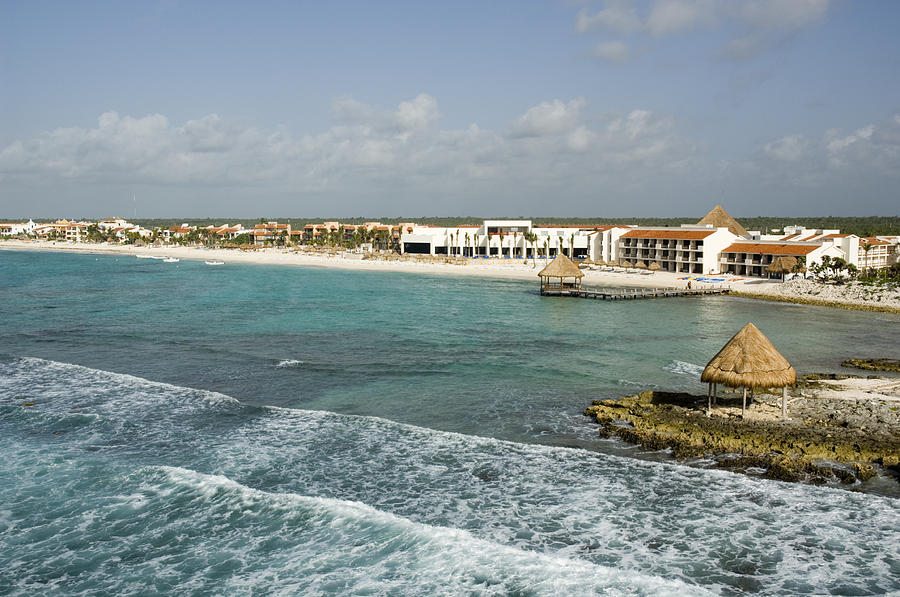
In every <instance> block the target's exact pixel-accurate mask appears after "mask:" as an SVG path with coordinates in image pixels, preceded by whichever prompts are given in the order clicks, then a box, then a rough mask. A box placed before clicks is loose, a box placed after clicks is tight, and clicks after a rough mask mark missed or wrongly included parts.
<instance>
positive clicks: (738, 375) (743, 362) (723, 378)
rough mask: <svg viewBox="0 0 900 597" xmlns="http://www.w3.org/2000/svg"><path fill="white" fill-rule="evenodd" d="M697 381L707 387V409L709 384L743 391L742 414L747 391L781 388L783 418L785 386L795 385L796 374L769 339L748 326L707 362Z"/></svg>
mask: <svg viewBox="0 0 900 597" xmlns="http://www.w3.org/2000/svg"><path fill="white" fill-rule="evenodd" d="M700 381H703V382H706V383H708V384H709V385H710V391H709V396H710V408H711V406H712V397H713V395H714V392H713V384H723V385H726V386H729V387H732V388H743V389H744V408H743V409H742V411H741V412H742V414H743V412H744V411H745V410H746V397H747V389H748V388H749V389H751V390H752V389H754V388H778V387H780V388H784V391H783V392H782V403H781V409H782V415H783V416H787V410H786V408H787V406H786V403H787V386H790V385H793V384H794V383H795V382H796V381H797V372H796V371H794V368H793V367H791V364H790V363H788V362H787V359H785V358H784V357H783V356H781V353H780V352H778V350H777V349H776V348H775V346H773V345H772V343H771V342H770V341H769V339H768V338H766V337H765V336H764V335H763V333H762V332H760V331H759V329H758V328H757V327H756V326H755V325H753V324H752V323H748V324H747V325H745V326H744V327H742V328H741V330H740V331H739V332H738V333H737V334H735V335H734V336H733V337H732V338H731V340H729V341H728V342H727V343H726V344H725V346H723V347H722V350H720V351H719V352H718V353H717V354H716V356H714V357H713V358H712V359H711V360H710V361H709V363H708V364H707V365H706V368H705V369H704V370H703V373H702V374H701V375H700Z"/></svg>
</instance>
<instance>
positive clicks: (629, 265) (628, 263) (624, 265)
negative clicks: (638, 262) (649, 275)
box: [619, 260, 634, 267]
mask: <svg viewBox="0 0 900 597" xmlns="http://www.w3.org/2000/svg"><path fill="white" fill-rule="evenodd" d="M619 265H620V266H622V267H634V264H633V263H631V262H630V261H627V260H626V261H620V262H619Z"/></svg>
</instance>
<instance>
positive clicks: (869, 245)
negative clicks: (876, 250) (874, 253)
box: [859, 240, 872, 275]
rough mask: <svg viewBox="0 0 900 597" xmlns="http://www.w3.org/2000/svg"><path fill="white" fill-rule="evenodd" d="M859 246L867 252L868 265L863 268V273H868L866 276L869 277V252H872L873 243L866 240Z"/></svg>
mask: <svg viewBox="0 0 900 597" xmlns="http://www.w3.org/2000/svg"><path fill="white" fill-rule="evenodd" d="M859 246H860V247H862V250H863V251H864V252H865V256H866V265H865V266H864V267H863V271H864V272H866V274H867V275H868V273H869V251H871V250H872V243H870V242H869V241H868V240H864V241H863V242H862V243H860V245H859Z"/></svg>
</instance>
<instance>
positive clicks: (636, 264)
mask: <svg viewBox="0 0 900 597" xmlns="http://www.w3.org/2000/svg"><path fill="white" fill-rule="evenodd" d="M634 267H636V268H638V269H647V264H646V263H644V262H643V261H638V262H637V263H635V264H634Z"/></svg>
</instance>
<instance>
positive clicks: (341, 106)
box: [331, 93, 441, 131]
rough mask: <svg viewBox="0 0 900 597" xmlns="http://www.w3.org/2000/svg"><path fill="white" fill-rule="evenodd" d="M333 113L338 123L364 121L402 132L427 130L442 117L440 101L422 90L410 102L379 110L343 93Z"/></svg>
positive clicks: (380, 127)
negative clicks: (394, 107)
mask: <svg viewBox="0 0 900 597" xmlns="http://www.w3.org/2000/svg"><path fill="white" fill-rule="evenodd" d="M331 114H332V116H333V117H334V119H335V120H337V121H339V122H345V123H362V124H365V125H367V126H372V127H375V128H379V129H396V130H399V131H413V130H417V129H424V128H426V127H428V126H430V125H431V124H432V123H434V122H435V121H437V120H438V119H439V118H440V116H441V114H440V112H439V111H438V105H437V100H435V99H434V98H433V97H431V96H430V95H428V94H427V93H421V94H419V95H417V96H416V97H415V98H414V99H412V100H411V101H406V102H400V104H399V105H398V106H397V109H396V110H395V111H393V112H388V111H380V110H377V109H375V108H373V107H371V106H369V105H367V104H364V103H362V102H359V101H357V100H355V99H353V98H352V97H349V96H344V97H340V98H338V99H336V100H334V102H332V104H331Z"/></svg>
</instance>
